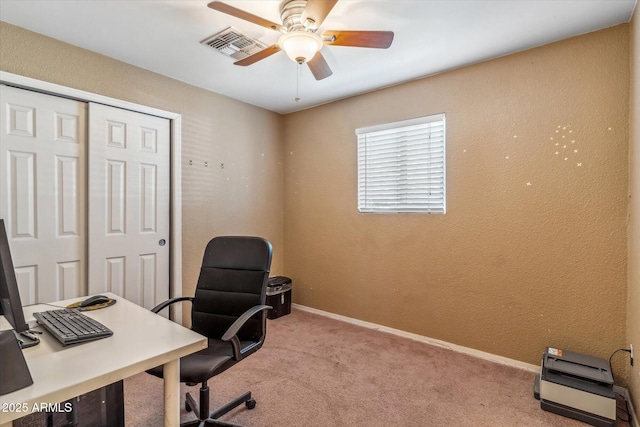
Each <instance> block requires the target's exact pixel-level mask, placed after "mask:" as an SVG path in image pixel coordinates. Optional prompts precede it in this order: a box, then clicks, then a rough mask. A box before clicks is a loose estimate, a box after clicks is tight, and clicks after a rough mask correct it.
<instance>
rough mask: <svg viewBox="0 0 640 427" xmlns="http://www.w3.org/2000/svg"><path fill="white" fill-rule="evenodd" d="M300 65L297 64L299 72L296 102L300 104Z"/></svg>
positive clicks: (297, 74) (297, 75)
mask: <svg viewBox="0 0 640 427" xmlns="http://www.w3.org/2000/svg"><path fill="white" fill-rule="evenodd" d="M300 65H301V64H297V67H298V72H297V73H296V98H295V101H296V102H300Z"/></svg>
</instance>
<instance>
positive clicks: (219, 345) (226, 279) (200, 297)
mask: <svg viewBox="0 0 640 427" xmlns="http://www.w3.org/2000/svg"><path fill="white" fill-rule="evenodd" d="M271 253H272V247H271V243H269V242H268V241H267V240H265V239H262V238H259V237H216V238H214V239H212V240H211V241H210V242H209V244H208V245H207V248H206V250H205V253H204V257H203V260H202V268H201V269H200V277H199V278H198V284H197V286H196V292H195V296H194V297H180V298H173V299H170V300H168V301H165V302H163V303H162V304H159V305H158V306H156V307H154V308H153V309H152V311H153V312H154V313H157V312H159V311H160V310H162V309H163V308H165V307H167V306H169V305H170V304H173V303H175V302H178V301H191V302H192V306H191V329H192V330H194V331H196V332H198V333H200V334H202V335H205V336H206V337H208V338H209V346H208V348H206V349H204V350H201V351H199V352H197V353H193V354H190V355H188V356H185V357H183V358H181V359H180V382H184V383H187V385H190V386H192V385H196V384H198V383H201V387H200V404H199V405H198V404H197V403H196V401H195V400H194V399H193V397H191V395H190V394H189V393H187V396H186V402H185V408H186V410H187V411H191V410H193V411H194V413H195V414H196V415H198V420H194V421H190V422H187V423H183V424H182V426H206V425H224V426H232V425H233V424H228V423H223V422H221V421H217V418H219V417H221V416H222V415H224V414H226V413H227V412H229V411H231V410H232V409H234V408H236V407H237V406H240V405H241V404H242V403H244V404H245V405H246V407H247V408H249V409H253V408H254V407H255V405H256V401H255V400H254V399H253V398H252V397H251V392H250V391H249V392H246V393H245V394H243V395H242V396H240V397H238V398H236V399H234V400H233V401H231V402H229V403H227V404H226V405H224V406H223V407H221V408H219V409H217V410H215V411H214V412H212V413H211V414H209V387H208V386H207V380H209V378H211V377H214V376H216V375H218V374H220V373H222V372H224V371H225V370H227V369H228V368H230V367H231V366H233V365H235V364H236V363H238V362H239V361H241V360H242V359H244V358H245V357H247V356H249V355H250V354H253V353H255V352H256V351H257V350H258V349H259V348H260V347H262V344H263V343H264V339H265V335H266V318H267V317H266V310H267V309H269V308H271V307H269V306H268V305H265V301H266V291H267V283H268V279H269V269H270V267H271ZM147 372H148V373H150V374H152V375H155V376H157V377H160V378H162V366H158V367H156V368H153V369H150V370H149V371H147Z"/></svg>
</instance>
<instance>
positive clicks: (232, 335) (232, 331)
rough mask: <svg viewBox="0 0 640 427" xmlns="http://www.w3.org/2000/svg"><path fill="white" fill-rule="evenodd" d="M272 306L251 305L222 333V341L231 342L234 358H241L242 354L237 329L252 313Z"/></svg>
mask: <svg viewBox="0 0 640 427" xmlns="http://www.w3.org/2000/svg"><path fill="white" fill-rule="evenodd" d="M272 308H273V307H271V306H270V305H256V306H254V307H251V308H250V309H249V310H247V311H245V312H244V313H242V315H241V316H240V317H238V318H237V319H236V321H235V322H233V323H232V324H231V326H229V329H227V331H226V332H225V333H224V335H223V336H222V338H221V339H222V341H228V342H230V343H231V346H232V347H233V357H234V359H235V360H240V359H242V354H241V353H240V340H239V339H238V336H237V334H238V331H239V330H240V328H241V327H242V325H244V324H245V323H246V322H247V320H249V319H250V318H251V316H253V315H254V314H256V313H258V312H260V311H262V310H270V309H272Z"/></svg>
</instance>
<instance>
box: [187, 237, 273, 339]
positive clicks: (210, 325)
mask: <svg viewBox="0 0 640 427" xmlns="http://www.w3.org/2000/svg"><path fill="white" fill-rule="evenodd" d="M271 254H272V247H271V243H269V242H268V241H267V240H265V239H263V238H260V237H245V236H226V237H215V238H213V239H212V240H211V241H210V242H209V243H208V244H207V247H206V249H205V252H204V257H203V259H202V267H201V269H200V277H199V278H198V284H197V286H196V293H195V297H194V300H193V305H192V309H191V329H193V330H194V331H196V332H198V333H200V334H202V335H205V336H207V337H209V338H217V339H219V338H221V337H222V335H223V334H224V333H225V331H226V330H227V329H228V328H229V326H231V324H232V323H233V322H234V321H235V320H236V319H237V318H238V317H240V315H242V313H244V312H245V311H247V310H248V309H250V308H251V307H253V306H256V305H260V304H264V303H265V302H266V292H267V284H268V281H269V269H270V268H271ZM265 328H266V313H265V312H264V311H262V312H260V313H258V314H256V315H255V316H253V317H252V318H251V319H250V320H249V321H248V322H247V323H246V324H245V325H244V327H242V328H241V329H240V332H239V333H238V338H239V339H240V341H255V342H258V341H262V340H264V335H265Z"/></svg>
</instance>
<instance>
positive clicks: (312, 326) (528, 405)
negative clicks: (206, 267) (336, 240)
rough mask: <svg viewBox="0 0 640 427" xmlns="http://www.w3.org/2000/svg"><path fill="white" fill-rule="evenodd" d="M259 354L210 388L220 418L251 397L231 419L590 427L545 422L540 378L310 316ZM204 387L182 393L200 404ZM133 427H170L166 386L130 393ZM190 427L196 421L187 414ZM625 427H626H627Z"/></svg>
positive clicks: (267, 425) (278, 333) (551, 417)
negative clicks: (537, 389) (239, 399)
mask: <svg viewBox="0 0 640 427" xmlns="http://www.w3.org/2000/svg"><path fill="white" fill-rule="evenodd" d="M267 326H268V327H267V339H266V342H265V344H264V346H263V347H262V349H260V350H259V351H258V352H257V353H255V354H253V355H252V356H250V357H248V358H247V359H245V360H244V361H242V362H241V363H239V364H238V365H236V366H234V367H233V368H231V369H229V370H227V371H226V372H224V373H222V374H221V375H219V376H217V377H214V378H212V379H211V380H210V381H209V387H210V389H211V394H212V395H211V408H212V409H213V408H216V407H218V406H221V405H222V404H224V403H226V402H227V401H229V400H232V399H233V398H235V397H236V396H239V395H240V394H242V393H244V392H245V391H248V390H251V391H252V394H253V398H254V399H255V400H256V401H257V405H256V407H255V409H253V410H249V409H246V408H245V407H244V405H242V406H241V407H239V408H237V409H236V410H234V411H232V412H230V413H229V414H227V415H225V416H223V417H222V418H221V420H222V421H227V422H230V423H237V424H241V425H244V426H247V427H258V426H260V427H279V426H286V427H290V426H300V427H315V426H318V427H325V426H344V427H349V426H357V427H361V426H367V427H377V426H380V427H383V426H419V427H428V426H474V427H475V426H491V427H496V426H523V427H536V426H540V427H542V426H548V427H580V426H586V424H584V423H581V422H579V421H575V420H572V419H569V418H565V417H562V416H559V415H555V414H552V413H549V412H545V411H543V410H542V409H540V402H539V401H537V400H535V399H534V397H533V382H534V376H535V374H533V373H531V372H528V371H525V370H520V369H517V368H512V367H507V366H504V365H500V364H496V363H491V362H488V361H485V360H481V359H476V358H474V357H471V356H468V355H465V354H460V353H456V352H454V351H451V350H448V349H444V348H440V347H435V346H432V345H428V344H425V343H421V342H416V341H413V340H409V339H406V338H402V337H398V336H395V335H391V334H387V333H384V332H380V331H375V330H371V329H367V328H363V327H360V326H355V325H351V324H348V323H344V322H341V321H338V320H334V319H329V318H326V317H324V316H319V315H316V314H311V313H308V312H305V311H300V310H296V309H294V310H292V313H291V314H289V315H287V316H283V317H280V318H278V319H274V320H269V321H268V325H267ZM198 388H199V387H186V386H185V385H184V384H183V385H182V392H183V393H182V394H183V396H182V402H184V392H186V391H191V394H192V395H193V396H194V398H195V399H196V400H197V399H198ZM124 391H125V419H126V425H127V427H137V426H140V427H150V426H161V425H162V401H163V399H162V394H163V387H162V380H161V379H158V378H155V377H152V376H151V375H147V374H144V373H143V374H139V375H136V376H134V377H131V378H128V379H127V380H125V383H124ZM181 417H182V421H186V420H189V419H193V418H195V417H194V415H193V414H192V413H189V412H186V411H185V410H184V407H183V408H182V412H181ZM618 424H619V426H623V425H625V424H620V423H618Z"/></svg>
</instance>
